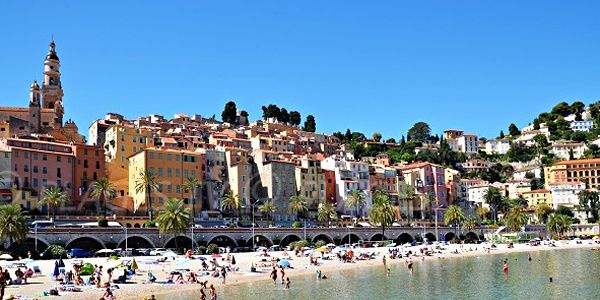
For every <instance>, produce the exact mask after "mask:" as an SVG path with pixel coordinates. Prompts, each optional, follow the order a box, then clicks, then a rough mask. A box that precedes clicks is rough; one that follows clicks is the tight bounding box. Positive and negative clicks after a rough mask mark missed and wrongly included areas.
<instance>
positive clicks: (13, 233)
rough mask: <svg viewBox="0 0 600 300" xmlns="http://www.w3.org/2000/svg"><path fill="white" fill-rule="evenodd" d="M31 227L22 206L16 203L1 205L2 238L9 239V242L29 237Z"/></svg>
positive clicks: (0, 229) (0, 230)
mask: <svg viewBox="0 0 600 300" xmlns="http://www.w3.org/2000/svg"><path fill="white" fill-rule="evenodd" d="M28 231H29V228H28V227H27V223H26V220H25V216H24V215H23V212H22V211H21V207H20V206H19V205H16V204H7V205H2V206H0V238H1V239H7V240H8V243H9V244H12V243H13V242H20V241H22V240H24V239H26V238H27V232H28Z"/></svg>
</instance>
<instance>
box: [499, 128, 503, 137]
mask: <svg viewBox="0 0 600 300" xmlns="http://www.w3.org/2000/svg"><path fill="white" fill-rule="evenodd" d="M499 137H500V138H501V139H503V138H504V131H503V130H500V136H499Z"/></svg>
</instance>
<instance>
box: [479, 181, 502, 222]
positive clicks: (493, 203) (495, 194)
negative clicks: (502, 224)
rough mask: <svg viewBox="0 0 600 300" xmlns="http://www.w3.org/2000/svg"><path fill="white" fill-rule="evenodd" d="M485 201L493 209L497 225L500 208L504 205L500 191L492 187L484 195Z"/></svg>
mask: <svg viewBox="0 0 600 300" xmlns="http://www.w3.org/2000/svg"><path fill="white" fill-rule="evenodd" d="M483 199H484V200H485V202H486V203H487V204H489V206H490V208H491V209H492V213H493V214H492V216H493V217H494V223H496V222H497V220H498V208H499V207H500V206H501V205H502V201H503V199H502V194H501V193H500V190H499V189H498V188H495V187H493V186H492V187H490V188H489V189H488V190H487V192H485V194H484V195H483Z"/></svg>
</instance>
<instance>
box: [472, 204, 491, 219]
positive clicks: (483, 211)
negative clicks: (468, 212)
mask: <svg viewBox="0 0 600 300" xmlns="http://www.w3.org/2000/svg"><path fill="white" fill-rule="evenodd" d="M475 214H476V215H477V217H479V220H481V222H485V221H486V220H487V219H488V216H489V215H490V210H489V209H488V208H487V207H478V208H477V209H476V210H475Z"/></svg>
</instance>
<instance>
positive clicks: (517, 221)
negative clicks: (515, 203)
mask: <svg viewBox="0 0 600 300" xmlns="http://www.w3.org/2000/svg"><path fill="white" fill-rule="evenodd" d="M504 220H505V221H506V226H508V228H510V229H512V230H513V231H520V230H521V227H523V226H525V225H526V224H527V221H529V217H527V214H525V213H524V212H523V210H522V209H520V208H516V207H514V208H511V209H510V210H509V211H508V213H507V214H506V216H505V217H504Z"/></svg>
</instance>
